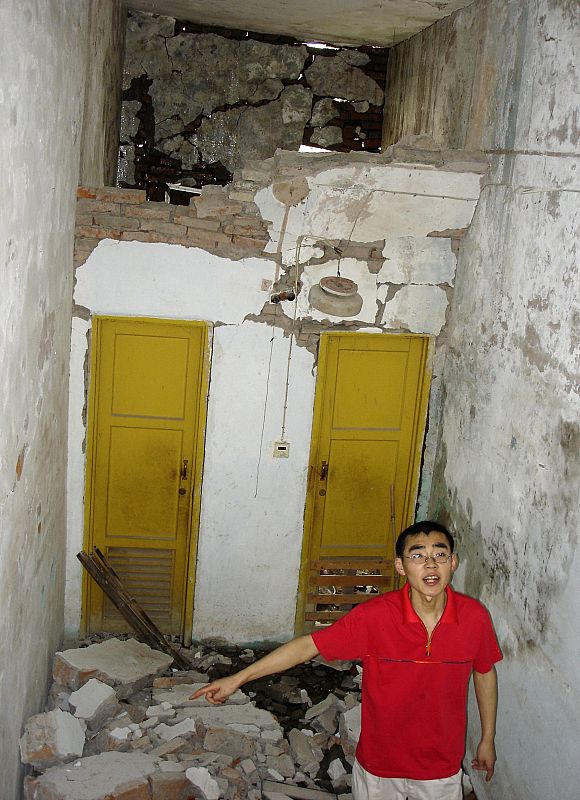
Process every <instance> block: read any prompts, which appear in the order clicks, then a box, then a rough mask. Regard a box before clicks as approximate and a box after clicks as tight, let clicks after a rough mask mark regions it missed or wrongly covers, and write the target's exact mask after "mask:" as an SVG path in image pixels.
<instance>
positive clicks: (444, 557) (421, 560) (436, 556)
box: [405, 553, 451, 564]
mask: <svg viewBox="0 0 580 800" xmlns="http://www.w3.org/2000/svg"><path fill="white" fill-rule="evenodd" d="M405 558H408V559H409V561H412V562H413V564H426V563H427V561H429V559H431V558H432V559H433V561H434V562H435V563H436V564H447V562H448V561H451V556H450V555H449V553H433V555H432V556H427V555H425V553H411V555H410V556H405Z"/></svg>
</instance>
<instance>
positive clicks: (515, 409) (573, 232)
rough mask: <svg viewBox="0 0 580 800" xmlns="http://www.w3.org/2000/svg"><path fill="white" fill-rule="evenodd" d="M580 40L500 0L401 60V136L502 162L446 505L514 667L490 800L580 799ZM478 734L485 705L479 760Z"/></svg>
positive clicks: (457, 385)
mask: <svg viewBox="0 0 580 800" xmlns="http://www.w3.org/2000/svg"><path fill="white" fill-rule="evenodd" d="M579 27H580V6H579V5H578V3H575V2H568V0H551V1H550V0H537V1H536V0H534V2H531V0H521V1H520V0H517V2H516V0H510V2H504V0H489V2H480V3H476V4H474V6H473V7H471V8H470V9H466V10H465V11H463V12H460V13H459V14H457V15H456V16H455V17H453V18H451V19H450V20H448V21H446V22H445V23H439V24H438V25H437V26H435V28H434V29H431V30H430V31H425V32H424V34H422V35H421V36H420V37H417V39H416V40H415V41H413V40H412V41H411V42H409V43H407V44H406V45H403V46H402V49H401V50H398V48H397V51H398V52H397V51H395V53H394V54H393V59H392V60H391V65H392V68H393V70H394V74H397V75H401V74H402V73H401V72H400V67H403V68H404V67H405V66H406V67H407V70H408V66H409V64H413V66H414V69H413V75H412V77H411V78H410V79H409V82H408V83H407V82H406V80H403V81H402V82H401V83H399V84H398V85H392V86H391V87H390V95H391V97H400V98H403V99H402V101H401V103H402V106H404V108H403V107H401V108H399V107H393V109H392V114H393V120H401V119H402V120H403V129H402V130H401V131H399V134H401V133H415V134H418V133H421V132H425V133H429V134H431V135H432V136H433V137H434V138H436V139H438V140H439V141H442V142H443V143H448V144H450V143H456V144H458V145H459V146H461V145H463V144H465V143H466V142H467V143H468V144H469V145H470V146H478V145H479V146H481V147H482V148H484V149H485V150H487V152H488V154H489V155H490V157H491V160H492V169H491V173H490V177H489V181H488V184H487V185H486V186H485V187H484V189H483V192H482V196H481V199H480V202H479V205H478V208H477V211H476V213H475V216H474V220H473V223H472V225H471V227H470V230H469V233H468V235H467V237H466V238H465V239H464V240H463V242H462V244H461V249H460V253H459V261H458V267H457V280H456V286H455V292H454V298H453V302H452V304H451V307H450V311H449V319H448V325H447V328H446V333H447V336H448V338H449V347H448V349H447V359H446V363H445V367H444V375H443V381H442V389H443V396H444V413H443V422H442V428H441V440H440V447H439V451H438V454H437V463H436V465H435V469H434V478H433V488H432V494H431V501H430V507H431V513H433V514H434V515H436V517H437V518H440V519H442V520H449V521H450V523H451V525H452V526H453V527H454V528H455V530H456V531H457V532H458V539H459V553H460V559H461V561H462V565H461V567H460V570H459V572H458V574H457V579H458V580H457V586H458V587H459V588H464V589H465V590H466V591H467V592H468V593H470V594H474V595H475V596H479V597H481V598H482V600H483V601H484V603H486V605H487V606H488V608H489V609H490V611H491V613H492V616H493V619H494V622H495V625H496V628H497V632H498V635H499V638H500V643H501V646H502V648H503V651H504V656H505V659H504V661H503V662H502V663H501V664H500V665H499V666H498V673H499V685H500V707H499V718H498V737H497V749H498V756H499V761H498V766H497V772H496V776H495V777H494V779H493V781H492V782H491V783H490V784H485V783H484V782H483V781H482V780H481V778H480V777H476V778H475V779H474V783H475V789H476V793H477V796H478V798H479V799H480V800H487V799H488V798H489V799H491V798H498V799H499V798H501V799H502V800H503V798H510V799H512V800H547V799H548V798H550V799H551V798H558V797H566V798H572V797H577V796H578V794H579V792H578V779H577V776H576V772H577V764H578V732H579V727H578V715H577V713H576V712H575V709H576V708H577V707H578V705H579V704H580V672H579V671H578V663H579V660H580V646H579V641H580V637H579V629H578V614H577V608H578V605H579V603H580V589H579V584H578V581H577V580H575V576H576V570H577V568H578V563H579V558H578V529H579V527H580V499H579V498H580V494H579V480H580V426H579V422H578V420H579V418H580V397H579V386H580V308H579V297H580V276H579V265H578V257H577V242H578V232H579V230H580V201H579V197H580V180H579V176H580V157H579V150H578V141H579V139H578V119H577V110H578V108H579V107H580V88H579V87H580V81H579V76H578V67H577V56H576V52H575V51H577V42H578V30H579ZM400 59H403V62H401V61H400ZM419 65H420V66H421V70H420V69H418V67H419ZM498 65H501V68H498ZM474 66H475V70H474ZM408 73H409V74H410V73H411V70H408ZM468 76H471V77H470V79H469V80H467V77H468ZM462 79H465V84H462V82H461V81H462ZM460 86H461V87H462V91H461V92H459V91H458V87H460ZM422 92H424V93H425V95H427V96H428V97H429V105H428V106H427V105H426V104H425V102H424V100H425V96H424V95H422ZM417 119H422V120H423V127H422V129H421V130H417V129H416V128H415V124H416V120H417ZM462 137H463V138H462ZM478 736H479V724H478V717H477V711H476V709H475V704H474V702H473V698H472V699H471V703H470V724H469V731H468V739H467V751H468V754H467V759H466V762H467V763H469V762H470V760H471V757H472V754H473V753H474V750H475V747H476V745H477V741H478Z"/></svg>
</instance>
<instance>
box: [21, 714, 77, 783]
mask: <svg viewBox="0 0 580 800" xmlns="http://www.w3.org/2000/svg"><path fill="white" fill-rule="evenodd" d="M85 730H86V725H85V723H84V722H83V721H82V720H79V719H76V718H75V717H73V715H72V714H70V713H68V712H67V711H62V710H61V709H60V708H55V709H53V710H52V711H48V712H46V713H45V714H35V715H34V716H33V717H30V719H29V720H28V721H27V723H26V726H25V728H24V734H23V735H22V737H21V739H20V756H21V759H22V762H23V763H24V764H32V765H33V766H35V767H36V768H37V769H46V768H47V767H52V766H55V765H56V764H59V763H60V762H62V761H71V760H72V759H74V758H78V757H79V756H82V754H83V750H84V746H85Z"/></svg>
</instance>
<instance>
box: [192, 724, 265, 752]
mask: <svg viewBox="0 0 580 800" xmlns="http://www.w3.org/2000/svg"><path fill="white" fill-rule="evenodd" d="M203 747H204V749H205V750H210V751H212V750H213V751H215V752H218V753H225V754H226V755H230V756H233V757H234V758H252V756H254V755H255V754H256V745H255V743H254V741H253V740H252V739H250V738H249V737H248V736H244V734H243V733H238V732H237V731H232V730H224V729H223V728H217V729H214V728H210V729H209V730H208V731H207V733H206V735H205V739H204V740H203Z"/></svg>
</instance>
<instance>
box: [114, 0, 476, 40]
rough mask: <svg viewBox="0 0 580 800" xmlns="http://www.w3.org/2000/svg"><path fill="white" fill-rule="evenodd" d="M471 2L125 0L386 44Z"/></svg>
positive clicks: (220, 22) (189, 16) (299, 34)
mask: <svg viewBox="0 0 580 800" xmlns="http://www.w3.org/2000/svg"><path fill="white" fill-rule="evenodd" d="M472 2H474V0H315V2H312V0H241V1H240V0H128V2H127V5H128V6H129V7H130V8H133V9H137V10H140V11H148V12H151V13H155V14H163V15H165V16H169V17H175V18H177V19H183V20H187V21H189V22H197V23H199V24H202V25H216V26H219V27H223V28H238V29H241V30H249V31H257V32H260V33H273V34H284V35H286V36H292V37H294V38H295V39H299V40H300V41H319V42H329V43H332V44H343V45H360V44H371V45H378V46H381V47H390V46H391V45H393V44H396V43H397V42H400V41H402V40H403V39H408V38H409V37H410V36H413V35H414V34H415V33H418V32H419V31H421V30H423V29H424V28H427V27H429V25H432V24H433V23H434V22H436V21H437V20H438V19H441V18H442V17H446V16H448V15H449V14H452V13H453V12H454V11H457V9H459V8H464V7H465V6H469V5H471V4H472Z"/></svg>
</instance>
